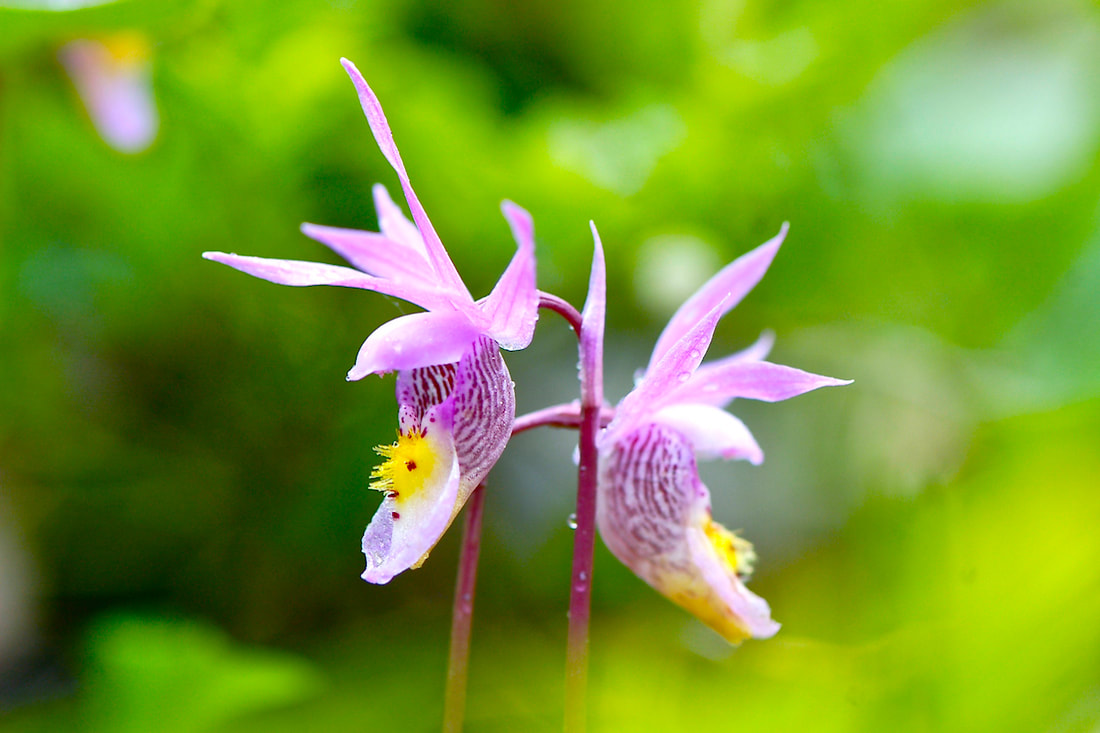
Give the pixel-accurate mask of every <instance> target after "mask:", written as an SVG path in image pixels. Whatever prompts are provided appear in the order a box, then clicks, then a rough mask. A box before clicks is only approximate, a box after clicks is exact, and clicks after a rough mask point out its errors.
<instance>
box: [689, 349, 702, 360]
mask: <svg viewBox="0 0 1100 733" xmlns="http://www.w3.org/2000/svg"><path fill="white" fill-rule="evenodd" d="M701 356H702V354H700V353H699V349H692V350H691V358H692V359H698V358H699V357H701Z"/></svg>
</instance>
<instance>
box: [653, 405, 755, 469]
mask: <svg viewBox="0 0 1100 733" xmlns="http://www.w3.org/2000/svg"><path fill="white" fill-rule="evenodd" d="M653 420H654V421H655V422H658V423H660V424H661V425H665V426H667V427H670V428H672V429H674V430H676V431H678V432H679V433H681V434H682V435H683V436H684V437H686V438H687V439H688V441H689V442H690V443H691V447H692V448H693V449H694V450H695V455H696V457H697V458H701V459H703V460H706V459H710V458H723V459H725V460H727V461H733V460H746V461H748V462H749V463H751V464H753V465H754V466H759V465H760V464H761V463H763V462H764V451H762V450H761V449H760V446H759V445H758V444H757V443H756V439H755V438H753V437H752V433H750V432H749V429H748V428H747V427H745V423H743V422H741V421H740V420H738V419H737V418H736V417H734V416H733V415H731V414H729V413H728V412H726V411H725V410H722V409H720V408H718V407H712V406H710V405H695V404H684V403H676V404H672V405H669V406H668V407H664V408H662V409H660V410H658V411H657V413H656V414H655V415H654V416H653Z"/></svg>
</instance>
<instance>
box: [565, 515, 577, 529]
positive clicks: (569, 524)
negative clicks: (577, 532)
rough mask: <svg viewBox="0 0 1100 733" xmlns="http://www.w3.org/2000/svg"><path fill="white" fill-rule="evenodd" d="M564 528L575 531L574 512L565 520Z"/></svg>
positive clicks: (575, 517) (575, 518)
mask: <svg viewBox="0 0 1100 733" xmlns="http://www.w3.org/2000/svg"><path fill="white" fill-rule="evenodd" d="M565 526H566V527H568V528H569V529H576V528H577V513H576V512H573V513H572V514H570V515H569V517H568V518H567V519H566V520H565Z"/></svg>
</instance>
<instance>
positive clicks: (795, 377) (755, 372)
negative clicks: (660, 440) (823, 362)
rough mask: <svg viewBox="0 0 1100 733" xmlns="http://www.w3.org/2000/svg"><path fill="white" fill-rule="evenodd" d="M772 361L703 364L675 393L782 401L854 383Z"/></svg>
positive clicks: (690, 397)
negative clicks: (813, 391) (816, 390)
mask: <svg viewBox="0 0 1100 733" xmlns="http://www.w3.org/2000/svg"><path fill="white" fill-rule="evenodd" d="M851 383H852V380H850V379H833V378H832V377H823V376H821V375H819V374H811V373H810V372H804V371H802V370H801V369H795V368H794V367H789V366H783V365H782V364H772V363H771V362H768V361H725V360H723V361H722V362H716V363H714V364H709V365H706V366H704V367H702V368H700V369H699V370H698V371H697V372H696V373H695V375H694V376H693V377H692V378H691V379H689V380H688V381H687V382H686V383H685V384H683V385H681V386H680V387H679V388H678V389H677V390H676V391H675V393H674V394H673V396H672V399H675V400H677V401H681V402H702V403H706V404H710V405H725V404H727V403H729V401H730V400H732V399H734V398H737V397H744V398H747V399H750V400H763V401H764V402H779V401H781V400H786V399H790V398H791V397H796V396H798V395H800V394H804V393H806V392H810V391H811V390H815V389H818V388H819V387H838V386H840V385H844V384H851Z"/></svg>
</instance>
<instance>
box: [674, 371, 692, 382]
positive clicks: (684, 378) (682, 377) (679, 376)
mask: <svg viewBox="0 0 1100 733" xmlns="http://www.w3.org/2000/svg"><path fill="white" fill-rule="evenodd" d="M676 378H677V379H679V380H680V381H681V382H686V381H687V380H689V379H691V372H680V373H679V374H677V375H676Z"/></svg>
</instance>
